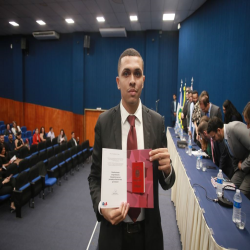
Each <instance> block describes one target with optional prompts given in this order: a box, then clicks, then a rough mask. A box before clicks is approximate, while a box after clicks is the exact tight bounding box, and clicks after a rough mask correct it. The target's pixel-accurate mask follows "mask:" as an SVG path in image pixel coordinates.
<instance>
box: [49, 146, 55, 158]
mask: <svg viewBox="0 0 250 250" xmlns="http://www.w3.org/2000/svg"><path fill="white" fill-rule="evenodd" d="M52 156H54V148H53V147H52V146H51V147H48V148H47V157H48V158H50V157H52Z"/></svg>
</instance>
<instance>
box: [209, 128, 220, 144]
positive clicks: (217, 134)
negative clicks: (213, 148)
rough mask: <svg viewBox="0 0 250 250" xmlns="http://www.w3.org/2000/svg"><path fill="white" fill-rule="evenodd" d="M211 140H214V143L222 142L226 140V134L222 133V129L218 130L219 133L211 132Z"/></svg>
mask: <svg viewBox="0 0 250 250" xmlns="http://www.w3.org/2000/svg"><path fill="white" fill-rule="evenodd" d="M209 136H210V138H212V140H213V141H222V140H223V139H224V134H223V133H222V129H220V128H218V129H217V132H216V133H215V132H214V131H211V132H210V133H209Z"/></svg>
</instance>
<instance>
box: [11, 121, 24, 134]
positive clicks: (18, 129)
mask: <svg viewBox="0 0 250 250" xmlns="http://www.w3.org/2000/svg"><path fill="white" fill-rule="evenodd" d="M12 124H13V127H12V129H11V130H12V133H13V135H14V136H16V135H17V133H18V132H20V133H22V131H21V129H20V127H19V126H17V124H16V122H15V121H13V122H12Z"/></svg>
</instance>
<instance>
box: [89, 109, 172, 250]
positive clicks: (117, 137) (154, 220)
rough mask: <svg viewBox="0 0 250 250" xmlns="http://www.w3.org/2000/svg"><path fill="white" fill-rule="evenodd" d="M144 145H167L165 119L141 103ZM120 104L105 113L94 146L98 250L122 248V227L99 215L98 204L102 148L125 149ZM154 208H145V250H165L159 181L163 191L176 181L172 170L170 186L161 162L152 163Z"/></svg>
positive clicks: (92, 176) (91, 184)
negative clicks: (98, 227)
mask: <svg viewBox="0 0 250 250" xmlns="http://www.w3.org/2000/svg"><path fill="white" fill-rule="evenodd" d="M142 119H143V134H144V148H145V149H150V148H151V149H156V148H160V147H166V146H167V140H166V134H165V126H164V121H163V118H162V117H161V116H160V115H159V114H158V113H156V112H154V111H152V110H149V109H148V108H146V107H145V106H143V105H142ZM121 138H122V135H121V113H120V105H118V106H116V107H114V108H112V109H110V110H108V111H106V112H104V113H102V114H101V115H100V116H99V119H98V121H97V123H96V126H95V144H94V148H93V154H92V159H93V163H92V166H91V172H90V175H89V178H88V180H89V188H90V194H91V198H92V202H93V207H94V211H95V213H96V217H97V220H98V221H101V228H100V235H99V250H106V249H109V250H120V249H122V226H121V223H119V224H118V225H116V226H113V225H112V224H111V223H110V222H108V221H106V220H105V219H104V217H103V216H102V215H100V214H99V211H98V204H99V202H100V200H101V171H102V169H101V168H102V167H101V166H102V148H113V149H122V141H121ZM153 176H154V177H153V178H154V179H153V183H154V184H153V185H154V209H145V246H146V248H145V249H146V250H152V249H157V250H162V249H163V235H162V229H161V217H160V211H159V199H158V182H159V183H160V184H161V186H162V188H163V189H164V190H167V189H169V188H171V187H172V186H173V184H174V181H175V172H174V169H172V175H171V177H170V184H169V185H167V184H166V182H165V180H164V177H163V173H162V171H159V170H158V162H154V163H153Z"/></svg>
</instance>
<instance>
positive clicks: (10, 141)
mask: <svg viewBox="0 0 250 250" xmlns="http://www.w3.org/2000/svg"><path fill="white" fill-rule="evenodd" d="M8 138H9V141H8V142H7V145H8V148H9V151H14V150H15V148H16V145H15V142H14V140H13V134H11V133H10V134H9V136H8Z"/></svg>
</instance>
